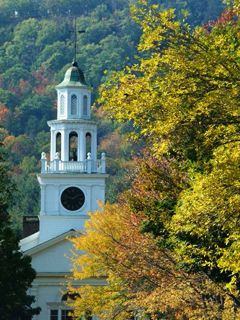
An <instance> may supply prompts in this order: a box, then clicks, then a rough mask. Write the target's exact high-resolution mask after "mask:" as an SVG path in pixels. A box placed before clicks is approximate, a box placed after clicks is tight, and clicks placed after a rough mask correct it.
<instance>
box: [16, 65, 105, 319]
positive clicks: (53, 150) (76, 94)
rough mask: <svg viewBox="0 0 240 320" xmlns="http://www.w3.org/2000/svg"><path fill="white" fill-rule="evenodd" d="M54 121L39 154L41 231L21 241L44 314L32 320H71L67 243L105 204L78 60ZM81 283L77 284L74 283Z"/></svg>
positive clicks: (99, 161)
mask: <svg viewBox="0 0 240 320" xmlns="http://www.w3.org/2000/svg"><path fill="white" fill-rule="evenodd" d="M56 90H57V119H56V120H52V121H49V122H48V125H49V127H50V131H51V146H50V156H49V157H48V156H47V155H46V154H45V153H44V152H43V153H42V155H41V173H40V174H39V175H38V181H39V184H40V188H41V209H40V215H39V231H38V232H35V233H33V234H31V235H29V236H27V237H25V238H24V239H22V240H21V243H20V244H21V250H22V251H23V252H24V253H25V254H27V255H30V256H31V257H32V266H33V268H34V269H35V270H36V272H37V277H36V279H35V280H34V283H33V286H32V288H31V294H32V295H34V296H35V297H36V302H35V304H36V306H39V307H41V309H42V311H41V313H40V315H39V316H35V318H34V319H36V320H70V319H71V317H70V316H69V315H68V313H69V308H68V307H67V306H66V304H65V302H64V296H66V282H67V279H66V276H68V275H70V273H71V259H70V255H71V246H72V244H71V242H70V241H69V240H68V238H69V237H71V236H74V235H76V233H78V234H80V233H81V231H83V230H84V223H85V221H86V220H87V219H88V218H89V215H88V213H89V212H94V211H95V210H97V209H98V201H100V202H103V203H104V201H105V179H106V177H107V175H106V160H105V154H104V153H102V154H101V155H100V158H99V159H98V155H97V126H96V124H95V122H94V121H92V120H91V91H90V89H89V87H88V86H87V84H86V82H85V77H84V74H83V72H82V70H81V69H80V68H79V66H78V64H77V62H76V61H74V62H73V63H72V66H71V67H70V68H69V69H68V70H67V71H66V73H65V77H64V80H63V81H62V82H61V83H60V84H59V85H57V86H56ZM78 285H81V284H78Z"/></svg>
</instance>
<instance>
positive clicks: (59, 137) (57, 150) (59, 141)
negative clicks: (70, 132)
mask: <svg viewBox="0 0 240 320" xmlns="http://www.w3.org/2000/svg"><path fill="white" fill-rule="evenodd" d="M56 152H58V153H59V156H61V133H60V132H58V133H57V135H56Z"/></svg>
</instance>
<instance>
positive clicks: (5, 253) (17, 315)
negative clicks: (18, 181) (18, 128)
mask: <svg viewBox="0 0 240 320" xmlns="http://www.w3.org/2000/svg"><path fill="white" fill-rule="evenodd" d="M0 147H1V149H0V188H1V195H0V256H1V264H0V296H1V300H0V314H1V319H3V320H16V319H22V320H26V319H30V318H31V317H32V315H35V314H38V313H39V311H40V310H39V308H32V307H31V304H32V303H33V302H34V297H33V296H30V295H28V294H27V289H28V288H29V287H30V286H31V283H32V281H33V279H34V278H35V275H36V273H35V271H34V270H33V269H32V267H31V258H30V257H28V256H24V255H23V254H22V253H21V252H20V248H19V244H18V241H19V239H18V238H17V236H16V235H15V234H14V232H13V231H12V229H11V228H10V222H9V216H8V213H7V211H8V207H9V204H10V202H11V201H12V197H13V194H14V187H13V184H12V182H11V178H10V176H9V174H8V170H9V168H8V166H7V164H6V161H5V160H4V150H3V147H2V144H1V146H0Z"/></svg>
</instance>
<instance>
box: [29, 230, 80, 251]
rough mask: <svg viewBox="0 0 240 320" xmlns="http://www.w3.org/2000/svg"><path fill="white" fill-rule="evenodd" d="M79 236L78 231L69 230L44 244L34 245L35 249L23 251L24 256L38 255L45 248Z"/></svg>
mask: <svg viewBox="0 0 240 320" xmlns="http://www.w3.org/2000/svg"><path fill="white" fill-rule="evenodd" d="M80 235H81V232H80V231H76V230H74V229H71V230H69V231H67V232H64V233H62V234H60V235H58V236H57V237H55V238H52V239H50V240H47V241H45V242H42V243H40V244H38V245H36V246H35V247H33V248H30V249H28V250H26V251H24V254H25V255H30V256H32V255H34V254H36V253H39V252H41V251H43V250H44V249H46V248H49V247H52V246H54V245H55V244H57V243H59V242H61V241H62V240H65V239H66V238H67V237H69V238H70V237H72V238H73V237H76V236H80Z"/></svg>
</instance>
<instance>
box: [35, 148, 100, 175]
mask: <svg viewBox="0 0 240 320" xmlns="http://www.w3.org/2000/svg"><path fill="white" fill-rule="evenodd" d="M41 164H42V166H41V173H71V172H75V173H106V158H105V153H102V156H101V159H100V160H93V159H91V154H90V153H88V157H87V159H86V160H84V161H62V160H60V159H59V155H58V154H56V157H55V159H54V160H53V161H48V160H47V158H46V154H45V152H42V157H41Z"/></svg>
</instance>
